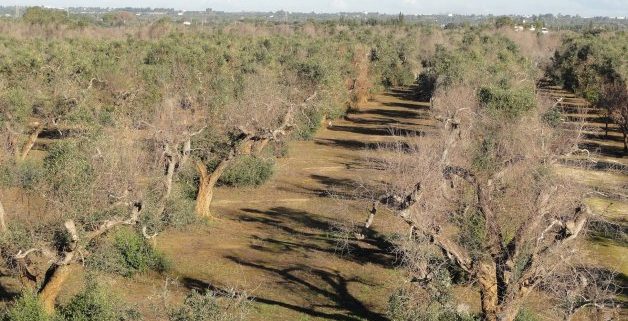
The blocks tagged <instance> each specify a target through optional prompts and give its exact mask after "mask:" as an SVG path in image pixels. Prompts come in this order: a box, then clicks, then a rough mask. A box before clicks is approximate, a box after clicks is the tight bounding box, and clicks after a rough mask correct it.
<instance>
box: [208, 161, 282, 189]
mask: <svg viewBox="0 0 628 321" xmlns="http://www.w3.org/2000/svg"><path fill="white" fill-rule="evenodd" d="M274 165H275V162H274V160H272V159H263V158H260V157H255V156H241V157H238V158H237V159H236V160H234V161H233V163H232V164H231V165H230V166H229V168H228V169H227V170H225V172H224V174H222V176H221V177H220V180H219V182H220V183H221V184H224V185H230V186H258V185H261V184H263V183H264V182H266V181H267V180H268V179H269V178H270V177H271V176H272V175H273V167H274Z"/></svg>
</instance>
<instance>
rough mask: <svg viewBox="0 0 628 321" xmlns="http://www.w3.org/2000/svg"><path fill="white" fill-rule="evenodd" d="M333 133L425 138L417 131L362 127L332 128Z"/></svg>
mask: <svg viewBox="0 0 628 321" xmlns="http://www.w3.org/2000/svg"><path fill="white" fill-rule="evenodd" d="M328 129H329V130H331V131H343V132H349V133H355V134H362V135H369V136H425V131H422V130H416V129H405V128H394V127H383V128H382V127H378V128H375V127H362V126H340V125H338V126H332V127H329V128H328Z"/></svg>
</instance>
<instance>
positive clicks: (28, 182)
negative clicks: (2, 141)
mask: <svg viewBox="0 0 628 321" xmlns="http://www.w3.org/2000/svg"><path fill="white" fill-rule="evenodd" d="M44 174H45V172H44V169H43V168H42V166H41V164H39V163H38V162H35V161H32V160H25V161H20V162H7V163H4V164H0V186H2V185H5V186H16V187H20V188H22V189H24V190H26V191H33V190H35V187H36V186H37V184H38V182H39V181H40V180H41V179H42V177H43V176H44Z"/></svg>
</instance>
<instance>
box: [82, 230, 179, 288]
mask: <svg viewBox="0 0 628 321" xmlns="http://www.w3.org/2000/svg"><path fill="white" fill-rule="evenodd" d="M88 265H89V266H91V267H93V268H96V269H98V270H101V271H105V272H113V273H117V274H120V275H123V276H132V275H134V274H136V273H142V272H145V271H147V270H149V269H150V270H154V271H158V272H165V271H167V270H168V269H170V262H169V261H168V260H167V259H166V257H164V255H163V254H161V253H159V252H157V251H156V250H155V249H154V248H153V247H152V246H151V245H150V244H149V243H148V242H147V240H146V239H145V238H144V237H143V236H142V235H140V233H138V232H137V231H135V230H133V229H126V228H124V229H119V230H117V231H116V232H115V233H113V235H112V237H111V238H110V239H108V240H106V241H105V242H102V244H98V245H95V246H94V249H93V254H92V255H91V256H90V257H88Z"/></svg>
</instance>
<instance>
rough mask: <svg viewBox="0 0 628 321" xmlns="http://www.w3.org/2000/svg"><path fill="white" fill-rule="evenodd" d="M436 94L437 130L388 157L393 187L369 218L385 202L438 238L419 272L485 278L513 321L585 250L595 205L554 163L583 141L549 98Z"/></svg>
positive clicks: (496, 313)
mask: <svg viewBox="0 0 628 321" xmlns="http://www.w3.org/2000/svg"><path fill="white" fill-rule="evenodd" d="M514 94H515V95H516V93H514ZM436 96H437V97H438V99H436V102H437V103H436V106H435V113H436V115H435V118H436V119H437V120H438V121H437V133H436V134H435V135H433V136H428V137H426V138H415V139H413V140H412V141H411V142H410V143H408V145H409V146H405V145H404V147H403V148H392V150H393V151H396V152H394V153H388V154H387V155H389V156H387V157H383V158H382V159H381V160H380V164H379V167H380V168H383V169H384V170H385V172H386V174H385V176H386V177H389V179H388V180H387V181H388V182H387V185H385V186H384V187H385V189H387V190H388V192H387V193H384V195H383V196H382V197H381V198H378V199H376V201H375V202H374V203H373V208H372V209H371V211H370V213H369V218H368V219H367V224H366V227H367V228H368V227H369V226H370V225H371V224H372V222H373V218H374V217H375V215H376V214H377V213H379V207H382V206H383V207H384V208H386V209H387V210H389V211H390V212H392V214H393V215H395V216H397V217H399V218H400V219H402V220H403V221H404V222H406V223H407V224H408V225H409V226H410V228H411V231H412V239H413V240H414V242H419V243H421V244H425V245H429V246H426V247H422V248H423V249H425V250H424V251H423V252H420V253H419V254H418V255H417V254H416V253H415V255H414V256H413V259H412V260H411V261H412V262H410V263H411V265H412V266H413V267H414V268H413V269H411V271H412V272H413V277H414V278H415V279H416V280H422V281H424V282H427V283H429V282H430V280H432V279H434V278H435V277H436V276H437V275H440V274H439V270H441V269H443V268H444V266H447V264H443V262H448V263H449V264H450V265H452V266H454V267H455V269H456V270H458V271H462V273H464V274H465V275H467V276H468V277H469V278H470V279H471V280H473V281H475V282H477V287H478V291H479V293H480V297H481V302H480V303H481V311H482V317H483V320H487V321H496V320H502V321H512V320H514V319H515V317H516V316H517V313H518V311H519V310H520V308H521V306H522V305H523V303H524V302H525V301H526V299H527V298H528V296H529V295H530V294H531V293H532V292H533V291H534V290H535V289H538V285H539V284H541V283H544V284H548V283H549V284H551V283H552V282H558V281H559V279H558V278H557V277H556V273H557V272H558V271H559V270H562V269H563V268H565V267H567V266H570V264H571V263H572V260H573V259H574V258H577V257H578V256H581V255H582V254H581V253H582V252H580V251H579V250H578V240H579V239H581V238H582V236H583V235H584V233H585V231H586V226H587V222H588V221H589V219H590V218H591V217H592V215H593V214H592V213H591V211H590V209H589V208H588V207H587V206H586V204H585V203H584V197H585V193H586V191H585V190H584V189H583V188H582V187H580V186H578V185H576V184H574V183H573V182H571V181H569V180H568V179H564V178H563V177H561V176H560V175H558V174H556V173H554V172H553V170H552V169H553V166H554V165H555V164H556V163H557V162H558V160H559V158H560V157H562V156H564V155H567V154H570V153H573V152H576V151H578V148H577V137H578V136H577V135H576V136H571V134H569V133H566V132H563V131H559V130H558V129H556V128H554V127H552V126H551V125H549V124H547V123H545V122H544V120H543V116H542V115H543V113H544V111H545V110H546V109H548V108H549V107H548V106H547V105H549V104H539V105H538V106H537V103H536V102H535V101H534V100H532V101H531V102H528V103H527V104H522V105H521V106H520V107H521V108H520V109H516V110H515V109H513V108H512V107H513V100H503V99H498V100H493V101H487V99H486V93H484V94H482V93H481V91H480V93H479V94H476V92H475V91H474V90H473V89H471V88H468V87H455V88H452V89H448V90H447V92H443V91H439V92H437V93H436ZM473 97H477V98H475V99H474V98H473ZM430 249H437V250H438V251H433V250H430ZM438 252H440V254H438Z"/></svg>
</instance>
